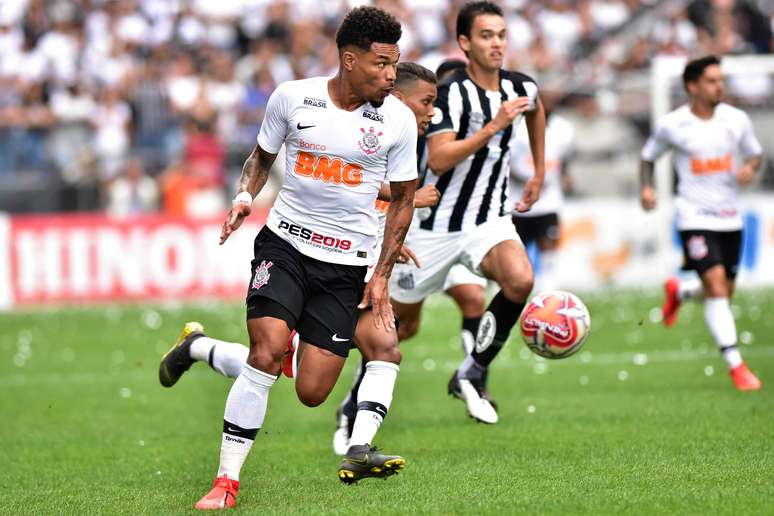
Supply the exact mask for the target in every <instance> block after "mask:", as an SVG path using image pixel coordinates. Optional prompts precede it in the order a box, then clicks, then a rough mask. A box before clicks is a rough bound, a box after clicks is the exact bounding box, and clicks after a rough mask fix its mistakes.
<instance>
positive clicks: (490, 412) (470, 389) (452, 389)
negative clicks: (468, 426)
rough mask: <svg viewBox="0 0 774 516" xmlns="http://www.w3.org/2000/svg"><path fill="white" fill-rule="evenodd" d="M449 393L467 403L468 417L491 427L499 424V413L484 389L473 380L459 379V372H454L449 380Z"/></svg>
mask: <svg viewBox="0 0 774 516" xmlns="http://www.w3.org/2000/svg"><path fill="white" fill-rule="evenodd" d="M448 392H449V394H450V395H452V396H454V397H455V398H457V399H459V400H462V401H464V402H465V405H466V406H467V409H468V415H469V416H470V417H472V418H473V419H475V420H476V421H480V422H481V423H487V424H490V425H493V424H495V423H497V420H498V417H497V411H496V410H495V408H494V407H493V406H492V404H491V403H490V402H489V400H487V399H486V398H485V397H484V391H483V389H481V388H480V386H478V385H476V384H474V382H473V381H472V380H467V379H464V378H463V379H460V378H458V377H457V371H454V375H453V376H452V377H451V379H450V380H449V386H448Z"/></svg>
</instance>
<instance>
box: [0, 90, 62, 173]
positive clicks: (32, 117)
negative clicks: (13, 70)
mask: <svg viewBox="0 0 774 516" xmlns="http://www.w3.org/2000/svg"><path fill="white" fill-rule="evenodd" d="M47 101H48V99H47V98H46V95H45V91H44V90H43V84H42V83H32V84H27V85H26V87H25V89H24V91H23V92H22V98H21V104H20V105H18V106H15V107H10V108H9V109H8V111H7V112H6V116H7V117H8V119H7V120H8V123H9V128H10V133H9V138H10V148H9V149H8V150H9V151H10V167H11V169H12V170H19V171H37V172H45V171H48V169H49V166H48V165H49V164H48V161H47V156H48V154H47V153H46V137H47V134H48V129H49V128H51V127H52V126H53V125H54V122H55V119H54V115H53V114H52V113H51V110H50V109H49V107H48V102H47Z"/></svg>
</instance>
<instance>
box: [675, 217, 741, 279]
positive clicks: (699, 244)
mask: <svg viewBox="0 0 774 516" xmlns="http://www.w3.org/2000/svg"><path fill="white" fill-rule="evenodd" d="M680 238H681V239H682V241H683V269H685V270H694V271H696V272H698V273H699V274H703V273H704V272H705V271H706V270H708V269H709V268H711V267H714V266H715V265H723V268H724V269H725V270H726V278H728V279H734V278H736V271H737V269H738V267H739V255H740V252H741V248H742V231H741V230H739V231H707V230H703V229H689V230H686V231H680Z"/></svg>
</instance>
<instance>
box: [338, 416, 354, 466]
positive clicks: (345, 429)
mask: <svg viewBox="0 0 774 516" xmlns="http://www.w3.org/2000/svg"><path fill="white" fill-rule="evenodd" d="M336 422H337V425H338V426H337V427H336V431H335V432H334V433H333V453H335V454H336V455H346V454H347V451H348V450H349V436H351V435H352V428H353V427H354V426H355V418H353V417H349V416H347V415H346V414H345V413H344V411H343V410H342V409H341V407H339V409H338V410H337V411H336Z"/></svg>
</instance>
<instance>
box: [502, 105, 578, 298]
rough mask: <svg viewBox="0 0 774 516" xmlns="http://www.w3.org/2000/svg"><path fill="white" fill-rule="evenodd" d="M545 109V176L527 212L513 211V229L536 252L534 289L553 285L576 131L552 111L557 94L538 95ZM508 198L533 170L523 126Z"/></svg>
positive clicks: (518, 193)
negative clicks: (536, 271) (562, 210)
mask: <svg viewBox="0 0 774 516" xmlns="http://www.w3.org/2000/svg"><path fill="white" fill-rule="evenodd" d="M541 97H542V100H543V105H544V107H545V110H546V149H545V164H546V179H545V182H544V183H543V189H542V190H541V192H540V199H539V200H538V202H536V203H535V204H533V205H532V208H530V210H529V211H527V212H523V213H522V212H519V211H517V210H516V209H515V207H514V210H513V212H512V215H513V224H514V225H515V226H516V232H517V233H518V234H519V237H520V238H521V241H522V242H523V243H524V245H525V246H526V247H529V246H530V245H532V244H534V245H535V246H537V249H538V251H539V254H538V262H539V274H537V275H536V278H535V290H537V291H543V290H547V289H552V288H556V284H555V283H556V282H555V280H554V277H553V272H554V268H555V263H556V249H557V247H558V245H559V210H560V209H561V207H562V203H563V202H564V193H563V190H564V188H565V185H566V184H568V183H569V180H570V179H569V178H570V175H569V166H568V165H569V162H570V159H571V156H572V154H573V151H574V147H575V130H574V129H573V127H572V124H571V123H570V122H569V121H568V120H567V119H565V118H563V117H562V116H560V115H557V114H556V113H555V112H554V108H555V104H556V100H557V99H556V97H555V96H554V95H546V94H545V92H544V93H543V95H541ZM510 165H511V199H519V198H520V197H521V185H523V184H524V183H525V182H526V181H529V179H530V178H531V177H532V175H533V174H534V171H535V165H534V161H533V159H532V151H531V150H530V142H529V133H528V132H527V128H526V126H524V125H520V126H519V127H518V128H517V129H516V138H515V141H514V142H513V146H512V147H511V163H510Z"/></svg>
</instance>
